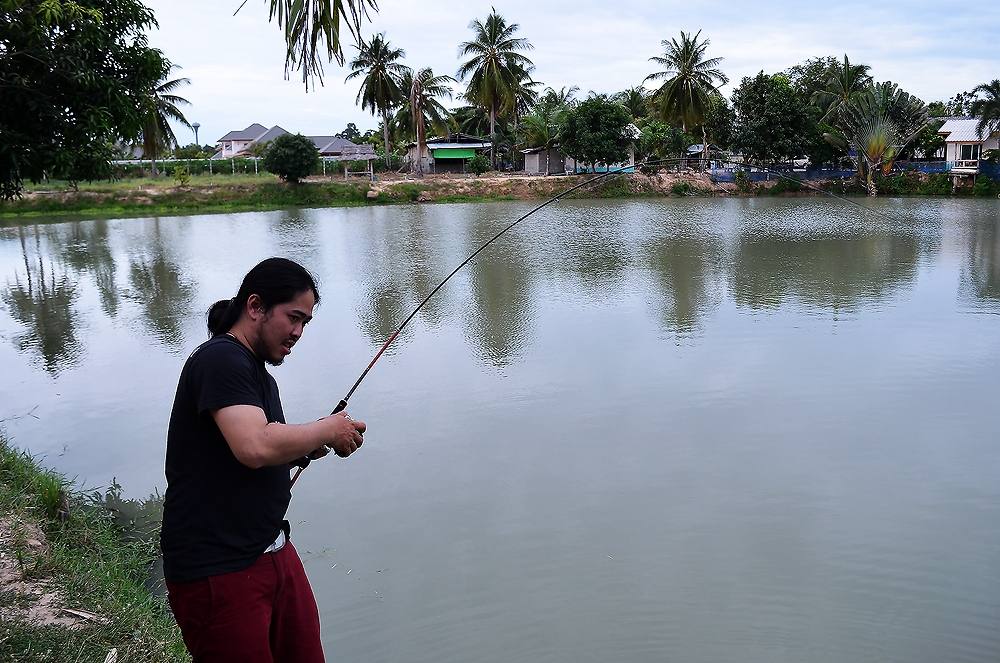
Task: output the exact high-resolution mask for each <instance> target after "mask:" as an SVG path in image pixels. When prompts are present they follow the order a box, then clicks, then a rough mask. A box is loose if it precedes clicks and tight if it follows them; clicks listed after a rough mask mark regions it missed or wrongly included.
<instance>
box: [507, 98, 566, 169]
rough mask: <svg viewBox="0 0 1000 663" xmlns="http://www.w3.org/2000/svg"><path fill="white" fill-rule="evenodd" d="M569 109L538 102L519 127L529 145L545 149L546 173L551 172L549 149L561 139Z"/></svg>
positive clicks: (519, 132) (524, 141)
mask: <svg viewBox="0 0 1000 663" xmlns="http://www.w3.org/2000/svg"><path fill="white" fill-rule="evenodd" d="M567 111H568V109H567V108H565V107H561V108H560V107H556V106H548V105H546V104H538V105H537V106H535V109H534V110H533V111H532V112H531V114H530V115H527V116H526V117H525V118H524V121H523V122H522V123H521V126H520V127H518V135H519V136H520V138H521V140H522V141H523V144H524V145H526V146H527V147H541V148H543V149H544V150H545V174H546V175H549V174H551V172H552V171H551V164H550V163H549V151H550V150H551V149H552V147H554V146H555V144H556V143H557V142H558V141H559V127H560V126H561V125H562V122H563V116H564V115H565V114H566V112H567Z"/></svg>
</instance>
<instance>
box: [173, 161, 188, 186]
mask: <svg viewBox="0 0 1000 663" xmlns="http://www.w3.org/2000/svg"><path fill="white" fill-rule="evenodd" d="M170 174H171V175H173V177H174V181H176V182H177V186H187V183H188V182H190V181H191V173H190V172H189V171H188V168H187V166H181V165H179V164H178V165H176V166H174V167H173V170H172V172H171V173H170Z"/></svg>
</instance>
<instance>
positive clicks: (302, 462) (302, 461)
mask: <svg viewBox="0 0 1000 663" xmlns="http://www.w3.org/2000/svg"><path fill="white" fill-rule="evenodd" d="M686 161H688V159H687V158H686V157H669V158H663V159H648V160H646V161H642V162H640V163H637V164H631V165H628V166H621V167H619V168H614V169H610V168H609V169H608V170H607V171H605V172H603V173H600V174H598V175H596V176H595V177H592V178H590V179H589V180H586V181H584V182H581V183H579V184H577V185H575V186H572V187H570V188H568V189H566V190H565V191H563V192H562V193H560V194H558V195H555V196H552V197H551V198H549V199H548V200H546V201H544V202H542V203H541V204H539V205H537V206H535V207H534V208H533V209H531V210H530V211H528V212H527V213H525V214H522V215H521V216H520V217H518V218H517V219H516V220H515V221H513V222H512V223H510V224H508V225H507V226H506V227H505V228H504V229H503V230H501V231H500V232H498V233H496V234H495V235H493V237H491V238H490V239H488V240H487V241H486V242H484V243H483V245H482V246H480V247H479V248H478V249H476V250H475V251H474V252H473V253H472V254H471V255H470V256H469V257H468V258H466V259H465V260H463V261H462V263H461V264H460V265H459V266H458V267H456V268H455V269H453V270H452V271H451V273H449V274H448V275H447V276H446V277H444V279H443V280H442V281H441V282H440V283H438V284H437V286H435V287H434V289H433V290H431V291H430V292H429V293H428V294H427V296H426V297H424V299H423V301H421V302H420V304H418V305H417V307H416V308H415V309H413V311H412V312H411V313H410V314H409V315H408V316H406V318H405V319H404V320H403V322H402V323H400V325H399V327H397V328H396V331H394V332H393V333H392V335H391V336H389V338H388V339H386V341H385V343H383V344H382V347H380V348H379V350H378V352H376V353H375V356H374V357H372V360H371V361H370V362H369V363H368V366H367V367H365V370H364V371H362V372H361V375H360V376H358V379H357V380H355V382H354V384H353V385H352V386H351V388H350V390H349V391H348V392H347V395H346V396H344V397H343V398H342V399H341V400H340V402H339V403H337V406H336V407H335V408H334V409H333V412H331V413H330V414H331V415H334V414H337V413H339V412H343V411H344V409H346V408H347V403H348V401H350V400H351V396H353V395H354V392H355V391H357V389H358V387H359V386H361V383H362V382H363V381H364V379H365V378H366V377H367V376H368V372H369V371H371V370H372V367H373V366H375V363H376V362H378V360H379V359H380V358H381V357H382V355H383V354H384V353H385V351H386V350H387V349H388V347H389V346H390V345H392V342H393V341H395V340H396V337H397V336H399V334H400V332H402V331H403V329H405V328H406V326H407V325H408V324H410V321H411V320H413V318H414V317H416V315H417V313H419V312H420V310H421V309H422V308H423V307H424V305H425V304H426V303H427V302H428V301H430V299H431V297H433V296H434V295H435V294H436V293H437V291H438V290H440V289H441V288H442V287H444V284H445V283H447V282H448V281H449V280H451V277H453V276H454V275H455V274H457V273H458V271H459V270H461V269H462V268H463V267H465V266H466V265H468V264H469V263H470V262H472V259H473V258H475V257H476V256H477V255H479V254H480V253H482V252H483V251H484V250H485V249H486V247H488V246H489V245H490V244H492V243H493V242H495V241H496V240H498V239H500V237H502V236H503V235H505V234H506V233H507V231H509V230H510V229H511V228H513V227H514V226H516V225H517V224H519V223H521V222H522V221H524V220H525V219H527V218H528V217H529V216H531V215H532V214H534V213H535V212H538V211H539V210H542V209H544V208H545V207H548V206H549V205H551V204H552V203H554V202H557V201H559V200H562V199H563V198H565V197H566V196H568V195H569V194H571V193H573V192H575V191H579V190H580V189H584V188H586V187H588V186H590V185H591V184H594V183H596V182H599V181H601V180H604V179H606V178H608V177H610V176H612V175H617V174H619V173H623V172H625V171H627V170H633V171H634V170H636V169H639V168H643V167H646V166H652V165H663V164H666V163H677V162H686ZM730 163H731V164H732V165H735V166H739V167H743V165H744V164H746V165H749V166H750V167H751V168H757V169H758V170H761V171H764V172H767V173H771V174H773V175H775V176H777V177H780V178H783V179H786V180H790V181H792V182H796V183H798V184H799V185H802V186H805V187H807V188H809V189H813V190H815V191H819V192H820V193H825V194H827V195H830V196H832V197H834V198H837V199H838V200H842V201H844V202H847V203H851V204H852V205H856V206H858V207H860V208H862V209H864V210H867V211H868V212H871V213H873V214H876V215H877V214H878V212H877V211H876V210H874V209H872V208H871V207H868V206H867V205H862V204H861V203H859V202H857V201H854V200H851V199H849V198H846V197H843V196H838V195H837V194H835V193H833V192H832V191H827V190H826V189H823V188H821V187H818V186H815V185H812V184H809V183H808V182H806V181H804V180H800V179H798V178H795V177H790V176H788V175H787V174H785V173H782V172H781V171H778V170H774V169H771V168H767V167H765V166H761V165H759V164H757V163H754V162H749V161H744V162H743V163H741V164H737V163H736V162H723V164H726V165H728V164H730ZM310 462H311V459H310V458H309V457H308V456H303V457H302V458H299V459H298V460H296V461H294V462H293V463H292V464H293V465H297V466H298V469H297V470H296V471H295V475H294V476H293V477H292V482H291V485H290V486H289V487H291V486H294V485H295V482H296V481H298V479H299V476H300V475H301V474H302V471H303V470H304V469H306V467H308V465H309V463H310Z"/></svg>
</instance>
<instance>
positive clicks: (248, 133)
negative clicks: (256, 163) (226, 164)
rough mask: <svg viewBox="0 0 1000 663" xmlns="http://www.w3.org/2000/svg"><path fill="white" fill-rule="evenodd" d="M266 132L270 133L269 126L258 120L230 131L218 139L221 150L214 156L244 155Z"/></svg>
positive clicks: (219, 157) (217, 142)
mask: <svg viewBox="0 0 1000 663" xmlns="http://www.w3.org/2000/svg"><path fill="white" fill-rule="evenodd" d="M266 133H269V131H268V128H267V127H265V126H263V125H261V124H257V123H256V122H254V123H253V124H251V125H250V126H249V127H247V128H246V129H241V130H239V131H230V132H229V133H227V134H226V135H225V136H223V137H222V138H220V139H219V140H217V141H216V144H217V146H218V148H219V151H218V152H216V153H215V155H214V156H213V157H212V158H213V159H230V158H232V157H235V156H243V154H244V153H246V151H247V150H249V149H250V146H251V145H253V144H254V142H255V141H256V140H257V139H258V138H260V137H262V136H263V135H264V134H266Z"/></svg>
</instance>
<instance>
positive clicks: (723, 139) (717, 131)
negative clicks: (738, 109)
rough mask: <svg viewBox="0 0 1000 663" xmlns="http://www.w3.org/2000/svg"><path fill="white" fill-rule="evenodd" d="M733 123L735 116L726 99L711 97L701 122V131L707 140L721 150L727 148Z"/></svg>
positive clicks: (717, 95) (731, 136)
mask: <svg viewBox="0 0 1000 663" xmlns="http://www.w3.org/2000/svg"><path fill="white" fill-rule="evenodd" d="M735 122H736V114H735V113H733V108H732V106H730V105H729V102H728V101H726V98H725V97H723V96H722V95H719V94H716V95H712V96H711V97H710V98H709V102H708V109H707V111H706V112H705V121H704V122H702V130H703V133H704V134H705V135H707V136H708V140H709V141H711V142H712V143H715V144H716V145H718V146H719V147H721V148H723V149H726V148H728V147H729V145H730V144H731V143H732V141H733V124H734V123H735Z"/></svg>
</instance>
